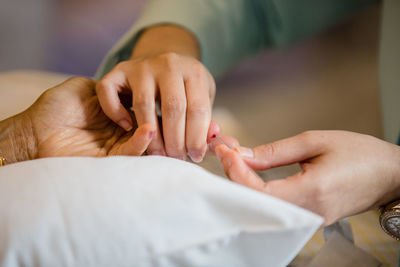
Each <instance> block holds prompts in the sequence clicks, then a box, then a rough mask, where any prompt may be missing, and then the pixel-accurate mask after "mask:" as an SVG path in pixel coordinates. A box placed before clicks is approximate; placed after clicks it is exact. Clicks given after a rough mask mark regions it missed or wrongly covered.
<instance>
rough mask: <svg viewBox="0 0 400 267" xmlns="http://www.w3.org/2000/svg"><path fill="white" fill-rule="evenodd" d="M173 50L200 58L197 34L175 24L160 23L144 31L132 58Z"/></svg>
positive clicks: (152, 55) (173, 51) (151, 55)
mask: <svg viewBox="0 0 400 267" xmlns="http://www.w3.org/2000/svg"><path fill="white" fill-rule="evenodd" d="M171 52H172V53H177V54H180V55H184V56H189V57H193V58H196V59H200V47H199V43H198V42H197V40H196V38H195V36H194V35H193V34H192V33H191V32H189V31H187V30H185V29H184V28H181V27H179V26H175V25H159V26H154V27H151V28H149V29H148V30H146V31H144V32H143V33H142V35H141V36H140V39H139V40H138V42H137V44H136V45H135V48H134V50H133V53H132V59H135V58H143V57H154V56H157V55H160V54H164V53H171Z"/></svg>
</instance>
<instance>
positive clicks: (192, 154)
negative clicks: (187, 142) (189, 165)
mask: <svg viewBox="0 0 400 267" xmlns="http://www.w3.org/2000/svg"><path fill="white" fill-rule="evenodd" d="M188 155H189V157H190V159H191V160H192V161H193V162H195V163H199V162H201V161H202V160H203V157H202V155H201V153H199V152H198V151H195V150H189V151H188Z"/></svg>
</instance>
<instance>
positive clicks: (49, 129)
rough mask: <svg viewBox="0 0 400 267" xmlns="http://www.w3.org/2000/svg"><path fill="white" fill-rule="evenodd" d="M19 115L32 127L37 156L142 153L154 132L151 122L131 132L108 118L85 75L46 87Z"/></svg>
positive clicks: (93, 87)
mask: <svg viewBox="0 0 400 267" xmlns="http://www.w3.org/2000/svg"><path fill="white" fill-rule="evenodd" d="M20 117H23V118H24V121H26V122H29V123H25V124H26V125H28V124H29V125H30V127H31V128H32V131H33V135H34V138H35V140H34V143H35V146H36V153H35V154H36V156H35V157H38V158H41V157H55V156H95V157H102V156H108V155H133V156H135V155H141V154H143V152H144V151H145V150H146V148H147V146H148V144H149V143H150V141H151V140H152V138H153V136H154V134H155V126H152V125H151V124H143V125H142V126H141V127H139V128H138V129H137V130H136V131H135V133H134V134H133V131H130V132H126V131H124V130H123V129H121V128H120V127H119V126H118V125H116V124H115V123H114V122H112V121H111V120H110V119H108V118H107V117H106V116H105V114H104V113H103V111H102V110H101V107H100V104H99V102H98V99H97V96H96V92H95V83H94V82H93V81H91V80H88V79H85V78H73V79H70V80H68V81H66V82H64V83H62V84H60V85H58V86H56V87H54V88H52V89H49V90H47V91H46V92H45V93H44V94H43V95H42V96H40V98H39V99H38V100H37V101H36V102H35V103H34V104H33V105H32V106H31V107H30V108H29V109H27V110H26V111H24V112H23V113H22V114H21V116H20Z"/></svg>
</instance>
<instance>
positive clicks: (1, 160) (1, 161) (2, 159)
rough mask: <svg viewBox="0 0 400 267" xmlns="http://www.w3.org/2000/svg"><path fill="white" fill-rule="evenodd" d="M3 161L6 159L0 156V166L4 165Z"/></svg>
mask: <svg viewBox="0 0 400 267" xmlns="http://www.w3.org/2000/svg"><path fill="white" fill-rule="evenodd" d="M4 161H6V159H5V158H3V157H2V156H0V167H1V166H3V165H4Z"/></svg>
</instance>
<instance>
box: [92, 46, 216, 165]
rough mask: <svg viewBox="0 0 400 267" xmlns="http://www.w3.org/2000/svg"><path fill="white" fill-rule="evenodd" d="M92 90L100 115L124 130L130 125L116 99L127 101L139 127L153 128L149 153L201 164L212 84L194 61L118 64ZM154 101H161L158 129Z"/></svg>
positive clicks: (166, 56)
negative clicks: (149, 125) (94, 91)
mask: <svg viewBox="0 0 400 267" xmlns="http://www.w3.org/2000/svg"><path fill="white" fill-rule="evenodd" d="M96 90H97V94H98V96H99V100H100V103H101V106H102V108H103V110H104V113H105V114H107V116H108V117H109V118H111V119H112V120H113V121H114V122H116V123H117V124H119V125H120V126H121V127H122V128H124V129H125V130H129V129H130V128H131V126H132V125H133V121H132V119H131V117H130V116H129V113H128V111H127V109H126V108H125V107H124V106H123V105H122V104H121V101H120V98H119V95H121V94H125V95H131V96H132V107H133V111H134V113H135V117H136V119H137V123H138V125H139V126H142V125H144V124H146V123H150V124H153V125H156V126H157V127H156V135H155V137H154V139H153V141H152V142H151V143H150V145H149V147H148V149H147V152H148V153H149V154H153V155H168V156H171V157H174V158H179V159H186V156H187V155H188V156H189V157H190V158H191V159H192V160H193V161H195V162H199V161H201V160H202V159H203V157H204V155H205V153H206V149H207V142H206V140H207V132H208V128H209V125H210V120H211V109H212V104H213V101H214V95H215V82H214V79H213V77H212V76H211V74H210V73H209V72H208V70H207V69H206V68H205V67H204V66H203V65H202V64H201V63H200V62H199V61H198V60H196V59H195V58H193V57H189V56H183V55H179V54H177V53H163V54H160V55H156V56H152V57H145V58H139V59H132V60H129V61H126V62H122V63H120V64H118V65H117V66H116V67H115V68H114V69H113V70H112V71H111V72H110V73H109V74H107V75H106V76H105V77H104V78H103V79H102V80H101V81H100V82H99V83H98V85H97V88H96ZM156 101H160V102H161V113H162V124H161V123H160V124H159V123H158V118H157V114H156ZM161 129H162V131H161ZM161 132H162V135H161Z"/></svg>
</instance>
